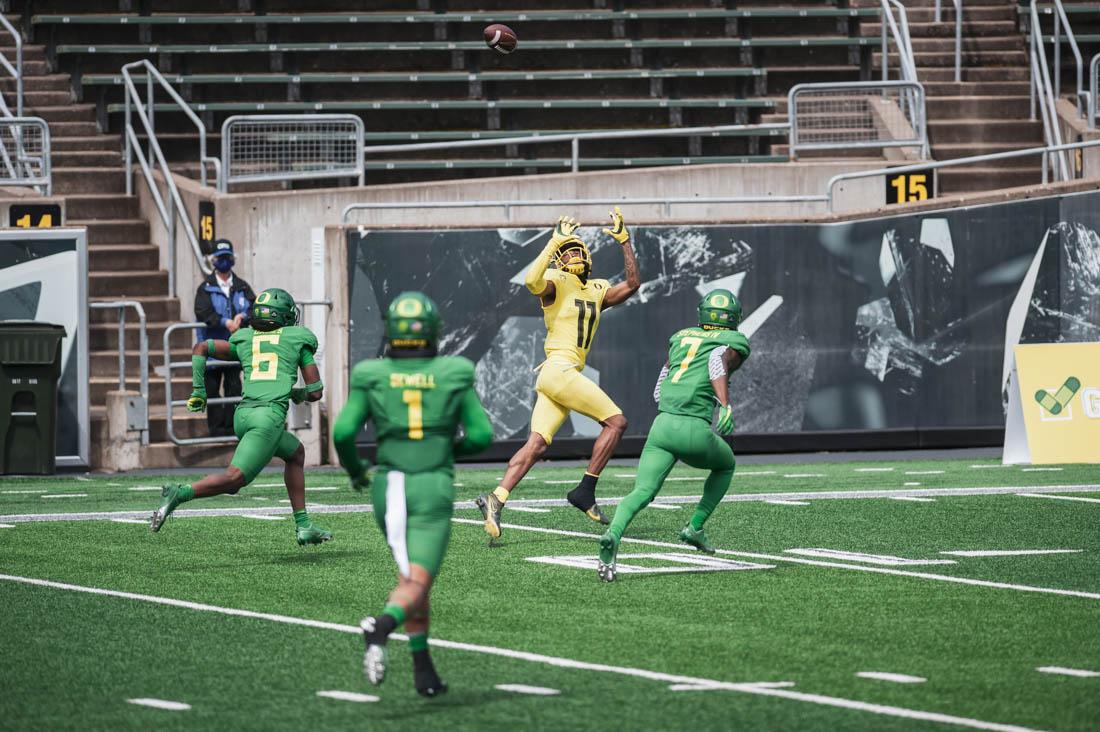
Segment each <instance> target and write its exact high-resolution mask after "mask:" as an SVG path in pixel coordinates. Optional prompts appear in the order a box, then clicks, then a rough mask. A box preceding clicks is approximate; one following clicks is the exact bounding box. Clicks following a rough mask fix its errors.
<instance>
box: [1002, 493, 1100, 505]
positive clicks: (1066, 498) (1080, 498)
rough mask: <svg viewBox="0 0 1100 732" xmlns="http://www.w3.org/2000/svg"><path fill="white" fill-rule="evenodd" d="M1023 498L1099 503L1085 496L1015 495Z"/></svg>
mask: <svg viewBox="0 0 1100 732" xmlns="http://www.w3.org/2000/svg"><path fill="white" fill-rule="evenodd" d="M1016 495H1018V496H1023V497H1024V498H1053V499H1054V500H1056V501H1080V502H1081V503H1100V498H1086V497H1085V496H1052V495H1050V494H1046V493H1017V494H1016Z"/></svg>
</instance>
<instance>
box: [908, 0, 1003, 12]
mask: <svg viewBox="0 0 1100 732" xmlns="http://www.w3.org/2000/svg"><path fill="white" fill-rule="evenodd" d="M1006 6H1007V7H1015V6H1016V0H964V2H963V5H962V7H963V12H964V13H965V12H966V10H967V9H968V8H980V7H999V8H1001V7H1006ZM935 7H936V0H905V9H906V10H909V9H910V8H935ZM940 7H941V8H944V9H947V8H949V7H954V5H952V3H951V0H942V2H941V3H940Z"/></svg>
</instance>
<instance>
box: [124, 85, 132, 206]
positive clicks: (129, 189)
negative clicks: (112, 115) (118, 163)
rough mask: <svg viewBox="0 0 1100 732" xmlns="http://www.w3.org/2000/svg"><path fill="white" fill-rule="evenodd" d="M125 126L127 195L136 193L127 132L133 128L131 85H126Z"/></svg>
mask: <svg viewBox="0 0 1100 732" xmlns="http://www.w3.org/2000/svg"><path fill="white" fill-rule="evenodd" d="M124 115H125V118H124V126H123V128H122V137H123V138H124V140H125V143H126V155H125V157H126V195H127V196H132V195H134V154H133V151H132V150H131V149H130V135H128V134H127V131H128V130H131V129H133V125H132V123H131V121H130V87H129V86H127V87H126V104H125V112H124Z"/></svg>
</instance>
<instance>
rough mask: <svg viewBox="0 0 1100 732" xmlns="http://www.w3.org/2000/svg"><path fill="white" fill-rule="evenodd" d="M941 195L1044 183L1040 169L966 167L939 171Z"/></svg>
mask: <svg viewBox="0 0 1100 732" xmlns="http://www.w3.org/2000/svg"><path fill="white" fill-rule="evenodd" d="M939 180H940V182H939V185H940V193H941V194H942V193H974V192H977V191H994V190H1000V189H1003V188H1016V187H1017V186H1033V185H1037V184H1039V183H1040V182H1041V181H1042V178H1041V175H1040V173H1039V168H1035V169H1033V170H1032V169H1017V168H994V167H977V166H969V165H968V166H966V167H963V168H958V169H955V170H952V169H950V168H946V169H944V170H940V171H939Z"/></svg>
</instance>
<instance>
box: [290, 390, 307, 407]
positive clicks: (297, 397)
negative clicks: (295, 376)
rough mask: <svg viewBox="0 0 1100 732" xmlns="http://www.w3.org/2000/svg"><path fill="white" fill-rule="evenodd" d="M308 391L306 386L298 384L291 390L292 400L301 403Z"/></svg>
mask: <svg viewBox="0 0 1100 732" xmlns="http://www.w3.org/2000/svg"><path fill="white" fill-rule="evenodd" d="M307 394H308V392H307V391H306V388H305V387H304V386H296V387H294V388H293V389H291V390H290V401H292V402H294V403H295V404H301V403H302V402H304V401H305V400H306V396H307Z"/></svg>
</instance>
